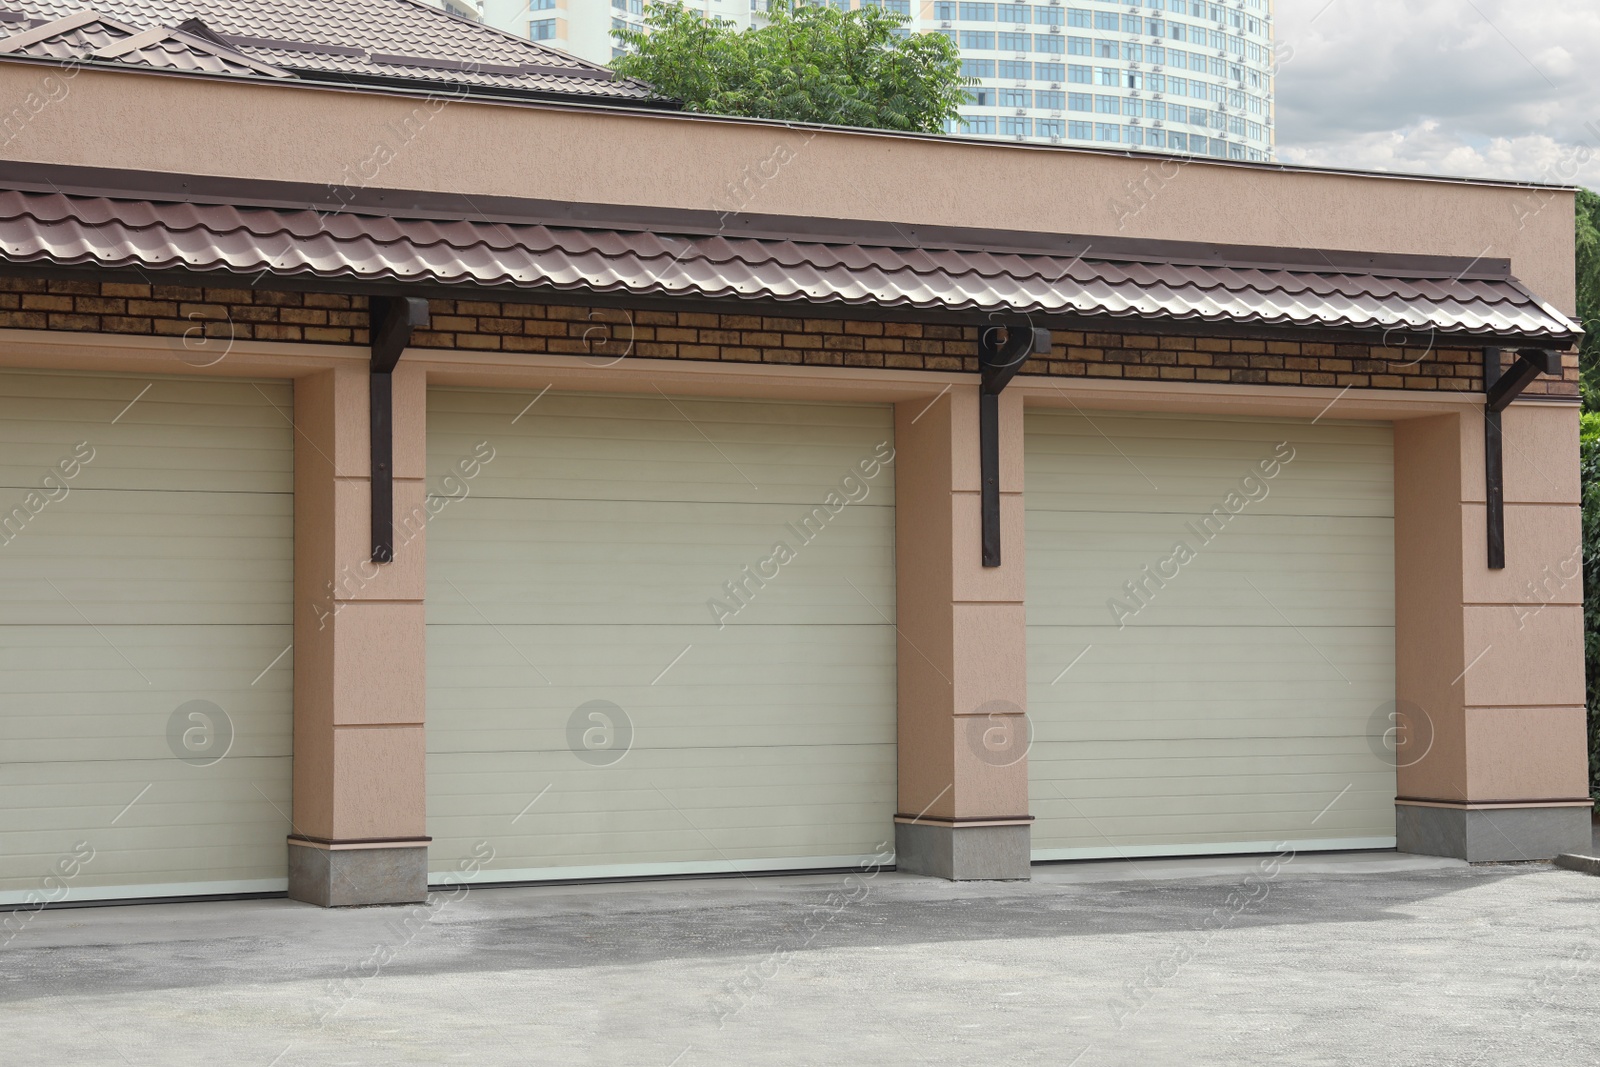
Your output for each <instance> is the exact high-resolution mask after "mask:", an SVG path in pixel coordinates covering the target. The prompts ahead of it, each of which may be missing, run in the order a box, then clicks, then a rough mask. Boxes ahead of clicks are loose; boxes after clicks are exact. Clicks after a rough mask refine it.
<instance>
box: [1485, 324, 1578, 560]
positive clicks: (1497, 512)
mask: <svg viewBox="0 0 1600 1067" xmlns="http://www.w3.org/2000/svg"><path fill="white" fill-rule="evenodd" d="M1500 351H1501V350H1500V349H1498V348H1485V349H1484V350H1483V391H1484V405H1483V473H1484V479H1485V498H1486V500H1487V502H1488V507H1487V508H1485V513H1486V516H1487V521H1488V530H1487V535H1488V546H1489V552H1488V555H1489V569H1490V570H1492V571H1498V570H1504V569H1505V566H1506V500H1505V497H1506V487H1505V464H1504V461H1503V457H1502V451H1501V450H1502V436H1501V423H1500V413H1501V412H1503V411H1504V410H1505V409H1506V408H1507V407H1509V406H1510V404H1511V402H1512V401H1513V400H1515V399H1516V398H1517V396H1518V394H1520V393H1521V392H1522V391H1523V390H1524V389H1526V388H1527V387H1528V383H1529V382H1531V381H1533V380H1534V379H1535V378H1537V377H1538V376H1539V375H1541V374H1554V375H1559V374H1560V373H1561V353H1559V352H1552V351H1547V350H1544V349H1539V348H1524V349H1520V350H1519V351H1518V352H1517V361H1516V362H1515V363H1513V364H1512V365H1511V368H1510V369H1509V370H1502V368H1501V362H1500Z"/></svg>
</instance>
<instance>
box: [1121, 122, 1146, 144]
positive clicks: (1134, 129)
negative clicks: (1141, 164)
mask: <svg viewBox="0 0 1600 1067" xmlns="http://www.w3.org/2000/svg"><path fill="white" fill-rule="evenodd" d="M1122 140H1123V142H1124V143H1125V144H1140V145H1142V144H1144V127H1143V126H1124V127H1123V128H1122Z"/></svg>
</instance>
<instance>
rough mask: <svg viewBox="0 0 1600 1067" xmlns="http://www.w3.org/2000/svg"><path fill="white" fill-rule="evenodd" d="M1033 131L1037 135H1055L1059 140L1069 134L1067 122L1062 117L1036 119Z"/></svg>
mask: <svg viewBox="0 0 1600 1067" xmlns="http://www.w3.org/2000/svg"><path fill="white" fill-rule="evenodd" d="M1033 132H1034V135H1035V136H1037V137H1054V138H1057V139H1058V140H1059V139H1060V138H1062V137H1065V136H1066V135H1067V124H1066V122H1065V121H1064V120H1062V119H1034V120H1033Z"/></svg>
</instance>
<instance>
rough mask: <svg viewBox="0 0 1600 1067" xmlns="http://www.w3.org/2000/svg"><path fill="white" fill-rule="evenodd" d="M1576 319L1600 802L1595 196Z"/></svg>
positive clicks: (1580, 223)
mask: <svg viewBox="0 0 1600 1067" xmlns="http://www.w3.org/2000/svg"><path fill="white" fill-rule="evenodd" d="M1574 236H1575V238H1576V241H1577V249H1578V278H1577V282H1578V319H1579V320H1580V321H1581V322H1582V323H1583V348H1582V350H1581V355H1580V356H1579V365H1580V366H1581V367H1582V368H1583V406H1584V409H1585V411H1584V415H1583V420H1582V422H1583V427H1582V431H1581V436H1582V444H1581V445H1580V446H1579V447H1580V449H1581V452H1580V460H1579V463H1580V467H1579V470H1580V472H1581V474H1582V478H1583V651H1584V657H1583V658H1584V667H1585V670H1586V672H1587V674H1588V682H1589V687H1588V697H1589V699H1588V703H1589V775H1590V788H1591V790H1592V792H1593V795H1594V796H1596V797H1600V412H1596V411H1595V410H1594V409H1595V408H1597V407H1600V196H1596V195H1595V194H1594V193H1592V192H1590V191H1589V190H1587V189H1580V190H1578V219H1577V232H1576V234H1575V235H1574Z"/></svg>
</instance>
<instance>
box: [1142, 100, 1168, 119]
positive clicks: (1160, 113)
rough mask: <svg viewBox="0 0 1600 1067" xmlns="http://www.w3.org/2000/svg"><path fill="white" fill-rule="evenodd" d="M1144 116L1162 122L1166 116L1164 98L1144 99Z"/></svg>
mask: <svg viewBox="0 0 1600 1067" xmlns="http://www.w3.org/2000/svg"><path fill="white" fill-rule="evenodd" d="M1144 114H1145V117H1146V118H1148V119H1151V120H1152V121H1155V122H1164V121H1166V118H1167V104H1166V101H1164V100H1146V101H1145V102H1144Z"/></svg>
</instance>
